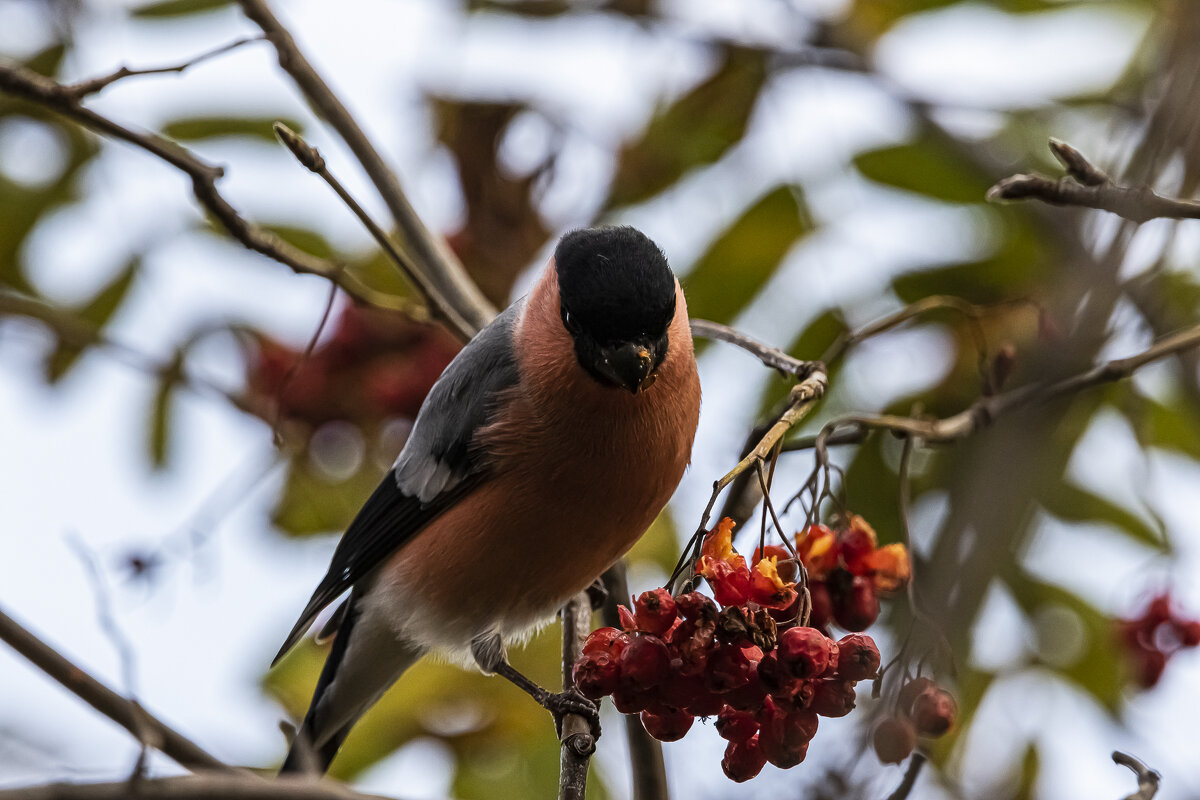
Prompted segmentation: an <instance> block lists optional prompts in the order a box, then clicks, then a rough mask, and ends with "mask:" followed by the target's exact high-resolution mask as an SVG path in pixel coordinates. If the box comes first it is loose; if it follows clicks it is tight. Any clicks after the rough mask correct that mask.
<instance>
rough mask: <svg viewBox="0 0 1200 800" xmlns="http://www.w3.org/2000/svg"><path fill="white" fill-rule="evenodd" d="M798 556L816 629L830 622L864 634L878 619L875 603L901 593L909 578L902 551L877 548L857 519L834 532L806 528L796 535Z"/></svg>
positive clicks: (866, 527)
mask: <svg viewBox="0 0 1200 800" xmlns="http://www.w3.org/2000/svg"><path fill="white" fill-rule="evenodd" d="M770 551H771V548H768V552H770ZM796 552H797V553H798V554H799V556H800V558H801V560H802V561H803V562H804V566H805V567H806V568H807V569H808V590H809V592H810V594H811V595H812V616H811V622H810V623H809V624H810V625H812V626H813V627H814V628H821V629H825V628H826V626H828V625H829V622H830V621H831V620H832V621H834V622H837V624H838V625H839V626H840V627H842V628H844V629H846V630H848V631H861V630H865V629H866V628H867V627H868V626H870V625H871V623H873V622H874V621H875V619H876V618H877V617H878V616H879V597H880V596H881V595H887V594H890V593H892V592H895V591H896V590H898V589H900V588H901V587H903V586H904V584H905V583H907V582H908V579H909V576H910V574H911V568H910V565H909V561H908V553H907V552H906V551H905V549H904V545H902V544H889V545H885V546H883V547H879V544H878V541H877V540H876V537H875V530H874V529H873V528H872V527H871V526H870V525H869V524H867V521H866V520H865V519H863V518H862V517H860V516H850V517H848V518H846V520H845V522H844V524H843V525H842V526H840V527H839V529H838V530H837V531H834V530H831V529H830V528H827V527H826V526H824V525H813V526H811V527H809V529H808V530H807V531H806V532H805V534H804V535H803V536H801V535H799V534H797V536H796Z"/></svg>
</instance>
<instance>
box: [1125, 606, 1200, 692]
mask: <svg viewBox="0 0 1200 800" xmlns="http://www.w3.org/2000/svg"><path fill="white" fill-rule="evenodd" d="M1171 605H1172V604H1171V595H1170V594H1160V595H1157V596H1156V597H1154V598H1152V599H1151V600H1150V603H1149V604H1148V605H1147V606H1146V608H1145V610H1143V611H1142V614H1141V616H1139V617H1136V618H1135V619H1123V620H1118V622H1117V636H1118V640H1119V641H1120V643H1121V646H1122V648H1123V649H1124V650H1125V653H1126V655H1127V657H1128V660H1129V665H1130V668H1131V669H1132V672H1133V678H1134V680H1135V681H1137V684H1138V686H1141V687H1142V688H1143V689H1149V688H1151V687H1153V686H1154V685H1155V684H1157V683H1158V679H1159V678H1161V677H1162V674H1163V670H1164V669H1166V666H1167V659H1168V658H1170V657H1171V656H1172V655H1174V654H1175V653H1176V652H1178V651H1179V650H1181V649H1182V648H1185V647H1196V646H1197V645H1200V620H1193V619H1187V618H1185V617H1182V616H1180V615H1179V614H1178V613H1177V612H1176V611H1175V610H1174V609H1172V607H1171Z"/></svg>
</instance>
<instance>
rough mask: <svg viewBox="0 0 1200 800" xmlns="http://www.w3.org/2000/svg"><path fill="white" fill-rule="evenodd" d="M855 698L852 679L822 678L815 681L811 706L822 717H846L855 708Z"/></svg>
mask: <svg viewBox="0 0 1200 800" xmlns="http://www.w3.org/2000/svg"><path fill="white" fill-rule="evenodd" d="M855 699H856V697H855V694H854V683H853V682H852V681H847V680H840V679H835V680H828V679H822V680H819V681H814V682H813V699H812V703H810V704H809V708H811V709H812V710H813V711H815V712H816V713H818V714H820V715H821V716H822V717H844V716H846V715H847V714H849V713H850V712H851V710H853V709H854V701H855Z"/></svg>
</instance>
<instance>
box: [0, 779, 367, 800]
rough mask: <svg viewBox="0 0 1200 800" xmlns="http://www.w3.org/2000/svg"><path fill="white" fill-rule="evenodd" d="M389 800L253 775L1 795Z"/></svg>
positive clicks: (25, 798)
mask: <svg viewBox="0 0 1200 800" xmlns="http://www.w3.org/2000/svg"><path fill="white" fill-rule="evenodd" d="M130 798H139V799H140V800H387V798H383V797H380V796H379V795H368V794H361V793H359V792H355V791H353V790H351V789H348V788H346V787H344V786H342V785H340V784H338V783H335V782H333V781H314V780H312V779H311V778H289V777H284V778H278V779H276V780H272V781H266V780H262V779H260V778H257V777H255V776H253V775H249V774H241V775H237V774H230V773H213V772H206V773H203V774H200V775H186V776H183V777H174V778H151V779H142V780H140V781H138V782H137V784H136V787H134V786H131V785H130V783H129V781H117V782H114V783H51V784H45V785H42V786H25V787H21V788H19V789H4V790H0V800H130Z"/></svg>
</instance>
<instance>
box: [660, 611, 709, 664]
mask: <svg viewBox="0 0 1200 800" xmlns="http://www.w3.org/2000/svg"><path fill="white" fill-rule="evenodd" d="M715 642H716V626H715V625H714V623H712V622H710V621H707V620H701V621H692V620H684V621H683V622H681V623H679V625H677V626H676V627H675V628H674V630H672V631H671V635H670V645H671V648H672V651H673V654H674V656H675V658H677V659H679V664H678V665H674V663H673V666H675V671H676V673H677V674H679V675H703V674H704V667H705V666H706V665H707V664H708V658H709V654H710V653H711V652H712V650H713V647H714V644H715Z"/></svg>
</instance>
